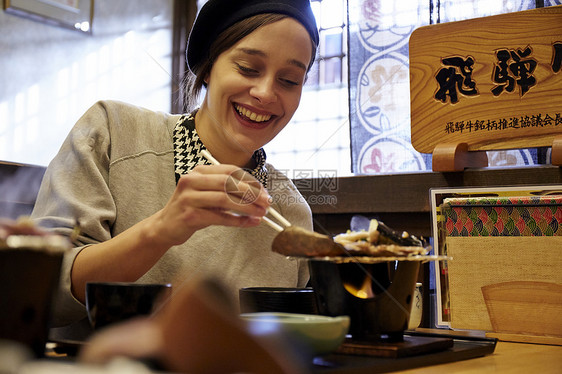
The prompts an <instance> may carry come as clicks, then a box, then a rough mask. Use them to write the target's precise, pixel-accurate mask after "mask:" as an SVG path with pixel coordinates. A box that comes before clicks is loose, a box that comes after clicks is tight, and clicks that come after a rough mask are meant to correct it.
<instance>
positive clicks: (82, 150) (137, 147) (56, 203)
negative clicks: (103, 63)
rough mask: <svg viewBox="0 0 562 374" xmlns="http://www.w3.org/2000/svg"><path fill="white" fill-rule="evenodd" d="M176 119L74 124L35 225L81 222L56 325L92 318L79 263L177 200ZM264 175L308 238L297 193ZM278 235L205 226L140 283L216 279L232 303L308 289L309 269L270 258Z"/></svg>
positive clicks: (133, 114)
mask: <svg viewBox="0 0 562 374" xmlns="http://www.w3.org/2000/svg"><path fill="white" fill-rule="evenodd" d="M178 119H179V115H170V114H165V113H159V112H153V111H149V110H146V109H143V108H138V107H135V106H132V105H128V104H124V103H120V102H115V101H100V102H98V103H96V104H95V105H93V106H92V107H91V108H90V109H89V110H88V111H87V112H86V113H85V114H84V115H83V116H82V117H81V118H80V119H79V120H78V122H77V123H76V125H75V126H74V128H73V129H72V130H71V132H70V133H69V135H68V137H67V139H66V140H65V142H64V143H63V145H62V147H61V149H60V151H59V153H58V154H57V155H56V157H55V158H54V159H53V160H52V162H51V163H50V164H49V167H48V168H47V171H46V173H45V176H44V179H43V182H42V184H41V188H40V190H39V194H38V197H37V202H36V205H35V208H34V210H33V213H32V218H34V219H35V220H36V221H37V222H38V223H39V224H40V225H41V226H42V227H46V228H50V229H53V230H54V231H56V232H57V233H59V234H63V235H70V232H71V231H72V229H73V227H74V225H75V222H76V220H77V219H79V222H80V226H81V235H80V237H79V239H78V240H79V242H80V243H79V244H78V245H79V246H77V247H76V248H73V249H72V250H70V251H69V252H68V253H67V254H66V255H65V257H64V261H63V267H62V272H61V280H60V290H59V293H58V295H57V301H56V303H55V304H56V305H55V316H54V317H55V318H54V324H55V325H59V326H60V325H66V324H69V323H71V322H74V321H77V320H79V319H81V318H83V317H84V316H85V315H86V311H85V307H84V305H83V304H81V303H80V302H79V301H78V300H76V299H75V298H74V297H73V295H72V293H71V290H70V272H71V269H72V264H73V261H74V258H75V257H76V255H77V254H78V253H79V252H80V251H81V250H82V249H83V248H85V247H86V246H88V245H91V244H95V243H100V242H103V241H105V240H108V239H110V238H112V237H114V236H116V235H117V234H119V233H120V232H123V231H124V230H126V229H127V228H129V227H131V226H133V225H134V224H136V223H137V222H139V221H141V220H143V219H144V218H146V217H148V216H150V215H152V214H154V213H155V212H157V211H158V210H160V209H162V208H163V207H164V205H165V204H166V203H167V201H168V200H169V198H170V196H171V195H172V193H173V191H174V189H175V175H174V148H173V142H172V134H173V130H174V126H175V124H176V122H177V120H178ZM266 168H267V170H268V172H269V177H268V186H269V188H268V192H269V194H270V195H271V197H272V198H273V204H272V206H273V207H274V208H275V209H276V210H278V211H279V212H280V213H281V214H282V215H284V216H285V217H286V218H287V219H288V220H289V221H290V222H292V223H293V224H294V225H298V226H302V227H304V228H307V229H312V215H311V211H310V207H309V206H308V204H307V203H306V201H305V200H304V198H303V197H302V195H301V194H300V193H299V192H298V191H297V189H296V187H295V186H294V184H293V183H292V182H291V181H290V180H289V179H288V178H286V177H285V176H284V175H282V174H281V173H279V172H278V171H277V170H276V169H275V168H273V166H271V165H270V164H266ZM275 235H276V232H275V231H274V230H273V229H271V228H270V227H269V226H267V225H265V224H261V225H259V226H257V227H253V228H233V227H224V226H210V227H207V228H205V229H202V230H199V231H197V232H196V233H195V234H194V235H193V236H192V237H191V238H190V239H189V240H187V241H186V242H185V243H184V244H182V245H178V246H174V247H172V248H170V249H169V250H168V251H167V253H166V254H165V255H164V256H163V257H162V258H160V260H159V261H158V262H157V263H156V264H155V265H154V266H153V267H152V268H151V269H150V270H149V271H148V272H147V273H146V274H145V275H144V276H143V277H141V278H140V279H139V280H138V282H143V283H155V282H156V283H160V282H168V283H172V287H178V286H179V285H181V284H182V283H183V282H187V281H189V280H190V278H192V277H194V276H196V275H197V276H204V277H214V278H215V279H218V280H219V281H220V282H222V283H223V285H224V286H225V287H226V289H227V290H229V291H230V292H231V295H232V300H233V301H234V302H237V301H238V290H239V289H240V288H242V287H252V286H274V287H303V286H305V285H306V283H307V281H308V270H307V267H306V264H305V263H304V262H302V261H296V260H293V259H287V258H285V257H284V256H282V255H279V254H277V253H275V252H272V250H271V243H272V241H273V238H274V237H275ZM126 266H127V264H126V263H124V264H123V267H126Z"/></svg>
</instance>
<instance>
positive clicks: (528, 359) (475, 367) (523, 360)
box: [396, 342, 562, 374]
mask: <svg viewBox="0 0 562 374" xmlns="http://www.w3.org/2000/svg"><path fill="white" fill-rule="evenodd" d="M396 373H408V374H410V373H432V374H439V373H447V374H448V373H478V374H481V373H522V374H523V373H525V374H527V373H541V374H546V373H562V347H561V346H555V345H540V344H525V343H509V342H498V344H497V345H496V349H495V351H494V353H493V354H491V355H488V356H484V357H478V358H473V359H470V360H464V361H457V362H452V363H448V364H441V365H433V366H426V367H421V368H417V369H411V370H402V371H397V372H396Z"/></svg>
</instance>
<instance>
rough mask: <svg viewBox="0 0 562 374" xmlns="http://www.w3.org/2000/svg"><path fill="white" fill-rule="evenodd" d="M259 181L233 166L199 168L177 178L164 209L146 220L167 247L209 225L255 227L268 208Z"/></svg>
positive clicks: (267, 197) (266, 198)
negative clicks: (177, 180) (165, 242)
mask: <svg viewBox="0 0 562 374" xmlns="http://www.w3.org/2000/svg"><path fill="white" fill-rule="evenodd" d="M269 205H270V202H269V195H268V193H267V191H266V190H265V189H264V188H263V186H262V185H261V183H260V182H258V181H257V180H256V179H255V178H254V177H252V176H251V175H250V174H249V173H247V172H245V171H244V170H242V169H240V168H238V167H236V166H233V165H212V166H209V165H199V166H196V167H195V168H194V169H193V170H192V171H191V172H190V173H189V174H187V175H184V176H182V177H181V178H180V180H179V182H178V184H177V186H176V189H175V191H174V194H173V195H172V197H171V198H170V200H169V201H168V203H167V204H166V206H165V207H164V208H163V209H162V210H160V211H159V212H158V213H156V214H155V215H154V216H153V217H151V218H150V219H149V220H150V221H152V222H151V225H152V227H153V229H154V234H155V235H157V238H159V240H164V241H167V244H166V245H167V246H173V245H178V244H182V243H183V242H185V241H186V240H187V239H189V237H190V236H191V235H192V234H193V233H194V232H195V231H197V230H199V229H202V228H204V227H207V226H210V225H223V226H240V227H249V226H257V225H258V224H259V223H260V221H261V218H262V217H263V216H264V215H265V214H266V210H267V208H268V207H269Z"/></svg>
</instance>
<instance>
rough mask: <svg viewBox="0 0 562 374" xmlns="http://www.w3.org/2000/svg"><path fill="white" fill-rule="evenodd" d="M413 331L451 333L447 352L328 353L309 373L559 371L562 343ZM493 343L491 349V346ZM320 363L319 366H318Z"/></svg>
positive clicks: (425, 332) (463, 333)
mask: <svg viewBox="0 0 562 374" xmlns="http://www.w3.org/2000/svg"><path fill="white" fill-rule="evenodd" d="M416 333H420V334H430V335H433V336H444V335H450V336H451V334H454V335H455V336H456V337H458V339H455V340H454V342H455V346H454V347H453V348H451V349H449V350H447V351H441V352H436V353H431V354H425V355H417V356H411V357H405V358H394V359H392V358H377V357H365V356H351V355H330V356H326V357H325V361H322V360H318V359H317V360H315V363H316V364H317V365H316V366H315V367H314V369H313V371H312V372H313V373H315V374H316V373H318V374H324V373H325V374H339V373H342V374H343V373H345V374H362V373H369V374H371V373H388V372H392V373H408V374H412V373H432V374H433V373H437V374H439V373H447V374H448V373H455V374H456V373H478V374H480V373H525V374H526V373H541V374H543V373H547V374H548V373H562V346H556V345H542V344H529V343H511V342H503V341H497V342H496V343H494V341H493V340H491V339H485V338H484V336H483V334H472V333H465V332H450V331H449V332H446V331H443V330H435V329H417V331H416ZM494 344H495V348H494ZM318 364H322V365H323V366H319V365H318Z"/></svg>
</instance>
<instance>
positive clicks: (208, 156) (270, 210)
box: [201, 149, 291, 232]
mask: <svg viewBox="0 0 562 374" xmlns="http://www.w3.org/2000/svg"><path fill="white" fill-rule="evenodd" d="M201 154H202V155H203V157H205V158H206V159H207V160H208V161H209V162H210V163H211V164H213V165H220V162H219V161H218V160H217V159H216V158H214V157H213V156H212V155H211V153H210V152H209V151H207V150H206V149H203V150H201ZM267 212H268V213H270V214H271V215H272V216H273V217H275V218H276V219H277V220H278V221H279V222H280V223H281V224H282V225H283V226H285V227H289V226H291V222H289V221H288V220H287V219H286V218H285V217H283V216H282V215H281V214H280V213H279V212H278V211H276V210H275V209H273V208H272V207H269V208H267ZM262 220H263V221H264V222H265V223H267V224H268V225H269V226H270V227H271V228H273V229H274V230H275V231H278V232H281V231H283V230H284V229H283V226H281V225H278V224H277V223H275V222H273V221H272V220H271V219H270V218H267V217H262Z"/></svg>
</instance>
